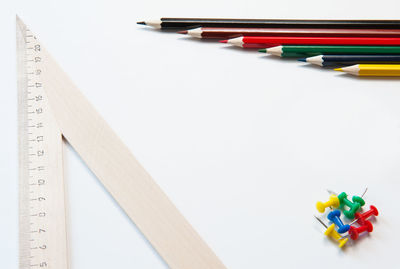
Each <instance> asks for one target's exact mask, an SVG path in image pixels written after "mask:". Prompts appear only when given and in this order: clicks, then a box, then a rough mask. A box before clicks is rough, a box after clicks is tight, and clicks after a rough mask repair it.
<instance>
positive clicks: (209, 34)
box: [181, 27, 400, 39]
mask: <svg viewBox="0 0 400 269" xmlns="http://www.w3.org/2000/svg"><path fill="white" fill-rule="evenodd" d="M181 33H182V34H188V35H190V36H192V37H196V38H203V39H225V38H234V37H239V36H242V35H244V36H319V37H321V36H329V37H345V36H351V37H400V29H390V30H386V29H329V28H328V29H326V28H324V29H312V28H311V29H307V28H223V27H199V28H195V29H191V30H188V31H181Z"/></svg>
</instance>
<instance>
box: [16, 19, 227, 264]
mask: <svg viewBox="0 0 400 269" xmlns="http://www.w3.org/2000/svg"><path fill="white" fill-rule="evenodd" d="M17 52H18V91H19V133H20V138H19V144H20V148H19V153H20V269H27V268H46V269H49V268H51V269H67V268H68V255H67V239H66V238H67V237H66V217H65V198H64V196H65V195H64V183H63V169H62V143H63V142H62V137H64V138H66V139H67V140H68V142H69V143H70V144H71V146H72V147H73V148H74V149H75V150H76V152H77V153H78V154H79V155H80V157H81V158H82V160H83V161H84V162H85V163H86V164H87V166H88V167H89V168H90V169H91V171H92V172H93V173H94V174H95V175H96V176H97V178H98V179H99V180H100V182H101V183H102V184H103V185H104V187H105V188H106V189H107V190H108V192H109V193H110V194H111V195H112V196H113V198H114V199H115V201H117V202H118V204H119V205H120V206H121V208H122V209H123V210H124V212H125V213H126V214H127V215H128V217H129V218H131V219H132V221H133V222H134V223H135V224H136V226H137V227H138V228H139V229H140V231H141V232H142V233H143V235H144V236H145V237H146V238H147V239H148V240H149V242H150V243H151V244H152V246H153V247H154V248H155V250H156V251H157V252H158V253H159V254H160V256H161V257H162V258H163V259H164V260H165V262H166V263H167V264H168V265H169V266H170V268H173V269H224V268H225V266H224V265H223V264H222V262H221V261H220V260H219V259H218V257H217V256H216V255H215V254H214V253H213V251H212V250H211V249H210V248H209V247H208V245H207V244H206V243H205V242H204V241H203V240H202V238H201V237H200V236H199V235H198V234H197V232H196V231H195V230H194V229H193V227H192V226H191V225H190V224H189V222H188V221H187V220H186V219H185V218H184V217H183V216H182V214H181V213H180V212H179V211H178V210H177V208H176V207H175V206H174V205H173V204H172V202H171V201H170V200H169V198H168V197H167V195H166V194H165V193H164V192H163V191H162V190H161V188H160V187H159V186H158V185H157V183H156V182H155V181H154V180H153V179H152V178H151V176H150V175H149V174H148V173H147V171H146V170H145V169H144V168H143V167H142V166H141V165H140V163H139V162H138V161H137V160H136V159H135V157H134V156H133V155H132V153H131V152H130V150H129V149H128V148H127V147H126V146H125V145H124V144H123V143H122V141H121V140H120V139H119V138H118V136H117V135H116V134H115V133H114V131H113V130H112V129H111V128H110V127H109V126H108V124H107V123H106V122H105V121H104V119H103V118H102V117H101V116H100V114H99V113H98V112H97V111H96V110H95V109H94V107H93V106H92V105H91V104H90V103H89V102H88V100H87V99H86V98H85V97H84V96H83V95H82V93H81V92H80V91H79V89H78V88H77V87H76V86H75V85H74V83H73V82H72V81H71V79H70V78H69V77H68V76H67V75H66V74H65V72H64V71H63V70H62V69H61V68H60V66H59V65H58V64H57V62H56V61H55V60H54V59H53V58H52V57H51V55H50V54H49V53H48V52H47V51H46V50H45V49H44V48H43V46H42V45H41V44H40V43H39V42H38V40H37V39H36V38H35V37H34V35H33V34H32V33H31V32H30V31H29V30H28V29H27V28H26V26H25V25H24V24H23V23H22V22H21V21H20V20H19V19H17ZM99 236H101V235H99Z"/></svg>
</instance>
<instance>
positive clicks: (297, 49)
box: [260, 45, 400, 57]
mask: <svg viewBox="0 0 400 269" xmlns="http://www.w3.org/2000/svg"><path fill="white" fill-rule="evenodd" d="M260 52H267V53H270V54H273V55H276V56H280V57H301V56H300V55H303V57H307V56H316V55H327V54H363V55H370V54H373V55H375V54H379V55H381V54H400V46H305V45H290V46H289V45H288V46H276V47H272V48H268V49H262V50H260Z"/></svg>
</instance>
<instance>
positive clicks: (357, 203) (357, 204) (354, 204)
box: [337, 188, 368, 219]
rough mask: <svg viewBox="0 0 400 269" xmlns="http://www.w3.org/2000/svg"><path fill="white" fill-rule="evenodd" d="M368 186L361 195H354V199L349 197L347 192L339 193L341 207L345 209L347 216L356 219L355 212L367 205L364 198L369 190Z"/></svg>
mask: <svg viewBox="0 0 400 269" xmlns="http://www.w3.org/2000/svg"><path fill="white" fill-rule="evenodd" d="M367 190H368V188H366V189H365V191H364V193H363V194H362V195H361V197H360V196H353V198H352V201H350V200H349V199H347V194H346V193H345V192H342V193H341V194H339V195H338V196H337V197H338V199H339V202H340V208H341V209H342V210H343V215H345V216H346V218H348V219H354V214H355V213H356V212H357V211H358V210H360V208H361V207H362V206H363V205H365V201H364V199H363V198H362V197H363V196H364V194H365V193H366V192H367ZM345 206H347V207H348V208H349V209H348V210H346V209H345Z"/></svg>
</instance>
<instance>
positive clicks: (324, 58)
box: [300, 55, 400, 66]
mask: <svg viewBox="0 0 400 269" xmlns="http://www.w3.org/2000/svg"><path fill="white" fill-rule="evenodd" d="M300 60H301V61H303V62H307V63H311V64H315V65H319V66H330V65H339V64H347V65H348V64H357V63H380V64H383V63H390V64H393V63H400V55H318V56H313V57H309V58H306V59H300Z"/></svg>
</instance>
